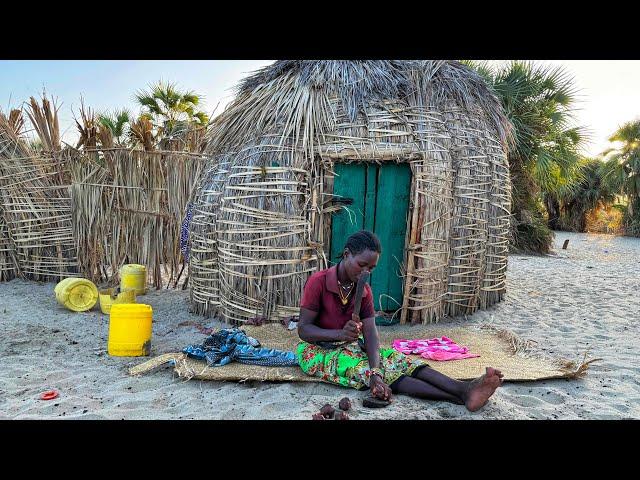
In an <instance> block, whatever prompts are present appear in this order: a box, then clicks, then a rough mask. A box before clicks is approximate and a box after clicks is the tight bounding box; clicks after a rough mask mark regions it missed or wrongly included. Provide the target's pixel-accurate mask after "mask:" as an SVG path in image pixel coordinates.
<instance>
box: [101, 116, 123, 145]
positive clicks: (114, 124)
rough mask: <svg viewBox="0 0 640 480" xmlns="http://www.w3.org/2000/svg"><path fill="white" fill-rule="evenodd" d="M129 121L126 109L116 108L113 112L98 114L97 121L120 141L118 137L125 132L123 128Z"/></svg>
mask: <svg viewBox="0 0 640 480" xmlns="http://www.w3.org/2000/svg"><path fill="white" fill-rule="evenodd" d="M129 121H130V114H129V111H128V110H125V109H122V110H116V111H115V112H113V114H109V113H103V114H101V115H98V122H99V123H100V125H102V126H103V127H105V128H107V129H109V131H110V132H111V135H112V136H113V137H114V138H115V139H116V141H117V142H118V143H120V137H122V136H123V135H124V134H125V128H126V125H127V123H129Z"/></svg>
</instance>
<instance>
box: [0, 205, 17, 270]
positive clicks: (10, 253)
mask: <svg viewBox="0 0 640 480" xmlns="http://www.w3.org/2000/svg"><path fill="white" fill-rule="evenodd" d="M17 271H18V264H17V261H16V258H15V252H14V249H13V242H12V241H11V238H9V228H8V227H7V224H6V223H5V221H4V210H3V209H2V208H0V282H4V281H7V280H11V279H12V278H15V276H16V274H17Z"/></svg>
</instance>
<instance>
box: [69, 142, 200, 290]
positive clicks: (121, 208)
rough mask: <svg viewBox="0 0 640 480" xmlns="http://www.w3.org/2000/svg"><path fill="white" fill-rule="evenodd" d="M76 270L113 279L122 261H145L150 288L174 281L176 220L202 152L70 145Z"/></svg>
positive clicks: (179, 257)
mask: <svg viewBox="0 0 640 480" xmlns="http://www.w3.org/2000/svg"><path fill="white" fill-rule="evenodd" d="M70 163H71V165H72V174H73V184H72V198H73V224H74V234H75V239H76V242H77V244H78V256H79V258H80V270H81V271H82V273H83V275H85V276H86V277H87V278H90V279H92V280H94V281H101V280H102V279H103V278H104V279H105V281H109V282H111V283H115V282H117V281H118V280H119V278H118V270H119V268H120V267H121V266H122V265H123V264H125V263H139V264H142V265H145V266H146V267H147V273H148V280H149V281H150V283H151V284H153V285H154V286H155V287H156V288H161V287H162V286H163V277H164V278H165V279H166V280H167V282H168V283H169V284H170V283H171V282H174V283H175V282H177V280H178V278H177V277H178V274H179V272H180V265H181V263H182V253H181V252H180V226H181V223H182V220H183V218H184V215H185V210H186V205H187V202H188V200H189V197H190V196H191V195H192V192H193V190H194V186H195V182H196V181H197V178H198V177H199V175H200V173H201V169H202V167H203V165H204V161H203V156H202V155H200V154H195V153H186V152H173V151H141V150H130V149H126V148H112V149H105V150H100V151H97V150H87V151H75V153H74V156H73V158H72V159H70Z"/></svg>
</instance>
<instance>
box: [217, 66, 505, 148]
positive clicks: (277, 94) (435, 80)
mask: <svg viewBox="0 0 640 480" xmlns="http://www.w3.org/2000/svg"><path fill="white" fill-rule="evenodd" d="M416 89H422V90H423V92H421V93H422V95H421V96H423V95H424V96H426V98H428V100H429V103H430V104H431V106H435V107H438V106H442V105H444V104H445V103H446V102H451V101H453V102H455V103H456V104H458V105H459V106H461V107H463V108H465V109H468V110H469V111H472V110H478V109H479V110H481V111H482V112H484V114H485V116H486V120H487V122H488V124H489V125H490V126H492V127H493V128H494V130H495V134H496V136H497V137H498V138H500V140H501V141H502V143H503V145H505V147H506V146H507V144H508V142H509V140H510V135H511V133H510V130H511V128H510V123H509V121H508V119H507V118H506V117H505V115H504V112H503V110H502V106H501V105H500V102H499V100H498V98H497V97H496V96H495V95H494V94H493V93H492V92H491V90H490V89H489V87H488V86H487V84H486V83H485V81H484V80H483V79H482V77H481V76H480V75H479V74H478V73H476V72H475V71H473V70H471V69H470V68H468V67H466V66H465V65H463V64H461V63H460V62H456V61H443V60H404V61H403V60H356V61H346V60H281V61H277V62H275V63H273V64H272V65H269V66H267V67H265V68H262V69H260V70H257V71H256V72H254V73H253V74H252V75H250V76H249V77H247V78H245V79H244V80H243V81H242V82H241V83H240V84H239V85H238V86H237V88H236V90H237V96H236V98H235V100H234V101H233V102H232V103H231V104H230V105H229V107H228V108H227V109H226V110H225V111H224V112H223V113H222V114H221V115H220V116H218V118H217V119H215V120H214V126H213V128H212V129H211V131H210V132H209V148H208V150H209V152H210V153H221V152H223V151H228V150H231V149H234V148H237V147H238V146H239V145H245V144H247V143H249V142H251V141H253V140H255V139H256V138H257V137H259V136H260V135H262V134H264V133H265V132H271V133H274V134H278V135H280V136H281V137H282V139H285V138H287V137H288V138H294V139H295V141H296V145H298V142H299V141H301V143H302V147H303V149H305V150H307V149H310V150H311V151H313V144H314V143H315V144H317V143H318V142H317V140H318V139H319V138H321V136H322V135H323V134H324V133H326V132H330V131H331V130H332V129H333V128H334V127H335V124H336V112H335V111H333V110H332V103H331V102H330V101H329V99H330V98H331V97H338V98H339V99H340V100H341V103H342V108H343V109H344V113H345V114H346V116H347V118H348V119H349V121H351V122H352V123H355V122H356V120H357V118H358V115H359V114H361V113H362V112H364V111H366V108H367V106H369V105H371V104H375V103H378V102H380V101H382V100H385V99H398V100H401V101H402V100H403V99H407V100H406V101H407V103H410V102H409V101H408V97H410V96H411V94H412V92H413V91H414V90H416ZM409 106H411V105H409ZM278 125H279V126H280V128H278V127H277V126H278Z"/></svg>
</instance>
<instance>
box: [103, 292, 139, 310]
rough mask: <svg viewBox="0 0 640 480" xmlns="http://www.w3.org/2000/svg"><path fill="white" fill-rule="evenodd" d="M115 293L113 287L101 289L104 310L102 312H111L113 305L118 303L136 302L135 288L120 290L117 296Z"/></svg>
mask: <svg viewBox="0 0 640 480" xmlns="http://www.w3.org/2000/svg"><path fill="white" fill-rule="evenodd" d="M113 293H114V289H113V288H107V289H106V290H100V292H99V294H100V310H102V313H109V312H110V311H111V306H112V305H115V304H117V303H136V291H135V290H133V289H129V290H125V291H124V292H120V293H119V294H118V295H116V296H114V295H113Z"/></svg>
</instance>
